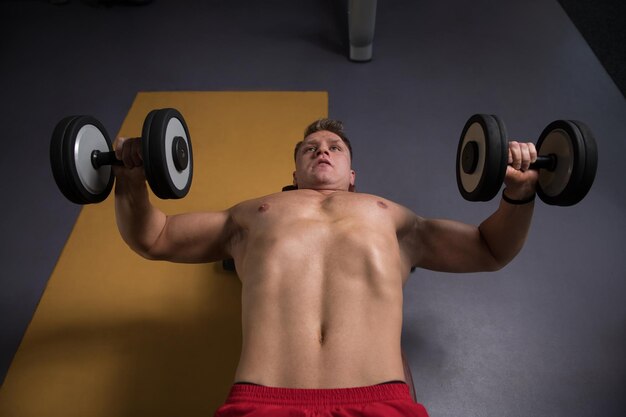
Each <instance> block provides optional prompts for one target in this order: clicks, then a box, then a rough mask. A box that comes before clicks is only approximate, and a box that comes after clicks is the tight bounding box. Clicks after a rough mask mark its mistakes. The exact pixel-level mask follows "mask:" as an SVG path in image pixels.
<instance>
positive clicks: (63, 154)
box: [50, 116, 113, 204]
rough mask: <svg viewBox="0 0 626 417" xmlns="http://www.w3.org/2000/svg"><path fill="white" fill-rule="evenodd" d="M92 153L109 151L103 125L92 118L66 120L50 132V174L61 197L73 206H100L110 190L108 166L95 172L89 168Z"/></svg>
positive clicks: (109, 142)
mask: <svg viewBox="0 0 626 417" xmlns="http://www.w3.org/2000/svg"><path fill="white" fill-rule="evenodd" d="M94 150H99V151H101V152H109V151H111V150H112V146H111V140H110V138H109V135H108V133H107V132H106V130H105V129H104V126H102V124H101V123H100V122H99V121H98V120H96V119H95V118H93V117H91V116H71V117H66V118H64V119H63V120H61V121H60V122H59V123H58V124H57V126H56V127H55V129H54V131H53V133H52V140H51V142H50V164H51V166H52V174H53V176H54V180H55V182H56V183H57V186H58V187H59V189H60V190H61V192H62V193H63V195H64V196H65V197H66V198H67V199H69V200H70V201H72V202H73V203H76V204H90V203H99V202H101V201H103V200H104V199H106V198H107V196H108V195H109V194H110V193H111V189H112V188H113V172H112V170H111V167H110V166H102V167H100V168H98V169H96V168H94V166H93V165H92V163H91V153H92V152H93V151H94Z"/></svg>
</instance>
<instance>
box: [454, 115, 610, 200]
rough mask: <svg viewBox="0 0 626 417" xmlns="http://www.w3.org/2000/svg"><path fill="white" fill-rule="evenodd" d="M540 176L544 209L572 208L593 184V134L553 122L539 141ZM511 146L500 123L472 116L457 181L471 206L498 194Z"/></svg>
mask: <svg viewBox="0 0 626 417" xmlns="http://www.w3.org/2000/svg"><path fill="white" fill-rule="evenodd" d="M536 148H537V155H538V156H537V161H536V162H534V163H532V164H531V165H530V169H535V170H538V171H539V179H538V182H537V195H539V198H541V200H542V201H543V202H545V203H547V204H551V205H558V206H571V205H574V204H576V203H578V202H579V201H580V200H582V199H583V198H584V197H585V195H587V192H588V191H589V189H590V188H591V185H592V184H593V180H594V178H595V176H596V169H597V166H598V151H597V147H596V142H595V139H594V137H593V133H592V132H591V130H590V129H589V128H588V127H587V126H586V125H585V124H584V123H582V122H579V121H574V120H557V121H554V122H552V123H550V124H549V125H548V126H547V127H546V128H545V129H544V130H543V132H542V133H541V135H540V136H539V139H538V141H537V145H536ZM508 149H509V143H508V138H507V133H506V127H505V125H504V122H503V121H502V119H500V118H499V117H498V116H495V115H488V114H475V115H473V116H472V117H470V118H469V120H468V121H467V123H465V127H464V128H463V131H462V133H461V139H460V140H459V145H458V148H457V156H456V178H457V185H458V187H459V191H460V192H461V195H462V196H463V198H465V199H466V200H469V201H489V200H491V199H493V198H494V197H495V196H496V195H497V194H498V192H499V190H500V188H501V187H502V183H503V181H504V176H505V174H506V169H507V164H508Z"/></svg>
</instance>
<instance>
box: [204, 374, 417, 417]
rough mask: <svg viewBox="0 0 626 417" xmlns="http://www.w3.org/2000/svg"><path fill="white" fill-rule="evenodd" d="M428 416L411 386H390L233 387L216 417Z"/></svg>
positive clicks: (402, 384)
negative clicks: (336, 387)
mask: <svg viewBox="0 0 626 417" xmlns="http://www.w3.org/2000/svg"><path fill="white" fill-rule="evenodd" d="M243 416H245V417H326V416H328V417H331V416H332V417H353V416H363V417H364V416H367V417H410V416H413V417H428V413H427V412H426V409H425V408H424V407H423V406H422V405H421V404H418V403H416V402H414V401H413V399H412V398H411V395H410V394H409V387H408V386H407V385H406V384H404V383H402V382H399V383H390V384H381V385H373V386H370V387H359V388H339V389H291V388H273V387H264V386H261V385H240V384H235V385H233V387H232V389H231V391H230V395H229V396H228V398H227V399H226V403H225V404H224V405H223V406H221V407H220V408H219V409H218V410H217V412H216V413H215V417H243Z"/></svg>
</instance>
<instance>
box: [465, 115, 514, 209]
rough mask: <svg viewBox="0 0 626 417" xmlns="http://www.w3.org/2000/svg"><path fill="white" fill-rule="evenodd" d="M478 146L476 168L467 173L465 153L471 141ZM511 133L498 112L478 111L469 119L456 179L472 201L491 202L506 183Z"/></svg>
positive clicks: (467, 197)
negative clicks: (509, 134)
mask: <svg viewBox="0 0 626 417" xmlns="http://www.w3.org/2000/svg"><path fill="white" fill-rule="evenodd" d="M472 141H473V142H476V143H477V145H478V155H479V156H478V162H477V167H476V171H475V172H473V173H469V174H468V173H465V172H464V171H463V167H462V153H463V150H464V147H465V145H466V144H467V143H468V142H472ZM507 149H508V143H507V134H506V127H505V126H504V123H503V122H502V121H501V120H500V119H499V118H498V117H497V116H495V115H488V114H475V115H473V116H472V117H470V118H469V120H468V121H467V123H466V124H465V127H464V128H463V131H462V133H461V139H460V140H459V145H458V148H457V158H456V178H457V185H458V187H459V192H460V193H461V195H462V196H463V198H465V199H466V200H469V201H489V200H491V199H493V198H494V197H495V195H496V194H497V193H498V191H499V190H500V187H501V186H502V181H503V180H504V175H505V174H506V165H507Z"/></svg>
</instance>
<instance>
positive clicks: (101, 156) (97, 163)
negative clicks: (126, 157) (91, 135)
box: [91, 150, 124, 169]
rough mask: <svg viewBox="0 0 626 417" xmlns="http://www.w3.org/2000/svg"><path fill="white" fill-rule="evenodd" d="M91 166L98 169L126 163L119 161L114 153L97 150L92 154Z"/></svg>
mask: <svg viewBox="0 0 626 417" xmlns="http://www.w3.org/2000/svg"><path fill="white" fill-rule="evenodd" d="M91 165H93V167H94V168H95V169H98V168H100V167H101V166H104V165H124V162H122V161H120V160H119V159H117V157H116V156H115V152H114V151H110V152H102V151H98V150H95V151H93V152H92V153H91Z"/></svg>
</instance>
